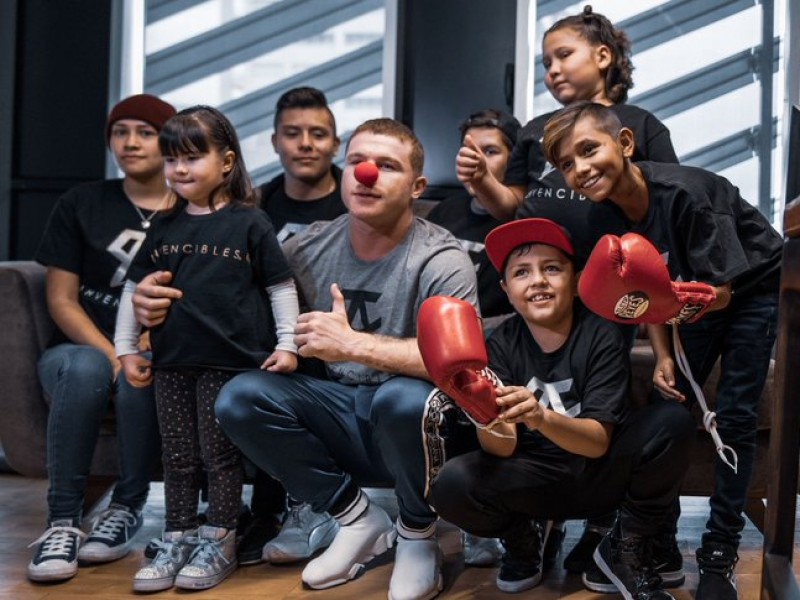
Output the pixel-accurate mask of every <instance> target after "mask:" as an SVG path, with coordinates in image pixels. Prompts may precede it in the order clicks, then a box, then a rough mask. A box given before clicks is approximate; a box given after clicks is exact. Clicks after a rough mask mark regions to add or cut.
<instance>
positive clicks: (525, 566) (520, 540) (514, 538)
mask: <svg viewBox="0 0 800 600" xmlns="http://www.w3.org/2000/svg"><path fill="white" fill-rule="evenodd" d="M501 542H502V544H503V547H504V548H505V553H504V554H503V557H502V558H501V559H500V571H499V572H498V573H497V580H496V583H497V589H499V590H500V591H501V592H509V593H518V592H524V591H525V590H529V589H531V588H534V587H536V586H537V585H539V583H540V582H541V581H542V554H543V552H544V539H543V535H542V526H541V523H540V522H535V521H532V520H529V519H528V520H525V521H524V522H522V523H520V524H519V526H517V527H514V528H513V530H511V531H510V532H509V533H508V534H506V535H505V536H503V537H502V538H501Z"/></svg>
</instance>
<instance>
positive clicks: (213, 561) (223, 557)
mask: <svg viewBox="0 0 800 600" xmlns="http://www.w3.org/2000/svg"><path fill="white" fill-rule="evenodd" d="M193 541H195V543H196V544H197V547H196V548H195V549H194V552H192V555H191V557H189V562H188V563H186V566H184V567H183V568H182V569H181V570H180V571H178V575H177V577H175V587H179V588H183V589H185V590H204V589H207V588H211V587H214V586H215V585H218V584H220V583H222V581H224V580H225V578H226V577H227V576H228V575H230V574H231V573H233V571H234V570H235V569H236V567H237V562H236V529H230V530H229V529H225V528H224V527H212V526H211V525H202V526H201V527H200V529H198V530H197V537H196V538H195V539H194V540H193Z"/></svg>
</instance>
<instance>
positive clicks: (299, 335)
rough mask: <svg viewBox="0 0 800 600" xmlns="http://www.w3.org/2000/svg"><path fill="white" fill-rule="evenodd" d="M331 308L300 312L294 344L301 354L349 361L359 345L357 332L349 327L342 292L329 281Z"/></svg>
mask: <svg viewBox="0 0 800 600" xmlns="http://www.w3.org/2000/svg"><path fill="white" fill-rule="evenodd" d="M331 300H332V303H331V311H330V312H323V311H313V312H308V313H303V314H301V315H300V316H299V317H298V318H297V326H296V327H295V329H294V334H295V335H294V343H295V344H296V345H297V352H298V354H299V355H300V356H309V357H314V358H319V359H320V360H324V361H329V362H335V361H344V360H349V359H350V357H351V356H352V354H351V352H350V351H349V350H350V349H351V348H354V347H356V346H357V345H358V337H359V336H360V335H361V334H360V333H359V332H357V331H354V330H353V328H352V327H350V322H349V320H348V318H347V305H346V304H345V300H344V295H343V294H342V291H341V290H340V289H339V286H338V285H337V284H335V283H332V284H331Z"/></svg>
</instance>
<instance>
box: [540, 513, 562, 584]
mask: <svg viewBox="0 0 800 600" xmlns="http://www.w3.org/2000/svg"><path fill="white" fill-rule="evenodd" d="M566 535H567V523H566V522H565V521H547V523H546V524H545V534H544V550H543V551H542V572H543V573H549V572H550V571H552V570H553V567H555V566H556V561H557V560H558V555H559V554H561V548H562V546H563V545H564V538H565V537H566Z"/></svg>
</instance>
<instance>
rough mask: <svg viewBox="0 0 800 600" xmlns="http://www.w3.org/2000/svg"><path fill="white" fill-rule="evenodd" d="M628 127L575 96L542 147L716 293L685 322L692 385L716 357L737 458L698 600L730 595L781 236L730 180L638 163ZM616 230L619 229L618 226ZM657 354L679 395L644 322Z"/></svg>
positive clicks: (659, 335)
mask: <svg viewBox="0 0 800 600" xmlns="http://www.w3.org/2000/svg"><path fill="white" fill-rule="evenodd" d="M634 145H635V142H634V139H633V133H632V132H631V131H630V130H629V129H627V128H625V127H622V125H621V123H620V122H619V119H618V118H617V117H616V115H615V114H614V113H613V112H611V111H609V110H608V109H607V108H606V107H603V106H601V105H599V104H593V103H580V104H575V105H572V106H570V107H569V108H567V109H564V111H563V112H562V113H560V114H559V115H558V116H556V117H554V118H553V119H552V120H551V121H550V122H549V123H548V124H547V127H546V128H545V137H544V149H545V152H546V154H547V157H548V160H550V161H551V162H552V163H553V164H555V165H557V166H558V168H559V169H560V170H561V171H562V172H563V173H564V176H565V178H566V180H567V183H569V185H570V187H572V188H573V189H574V190H576V191H577V192H580V193H582V194H584V195H586V196H587V197H588V198H590V199H591V200H592V201H593V202H594V203H597V206H598V209H602V210H604V211H606V212H609V213H612V214H615V215H616V216H617V217H618V218H620V219H621V220H622V221H623V222H624V223H625V225H626V227H625V231H632V232H636V233H639V234H641V235H642V236H644V237H646V238H647V239H648V240H650V242H652V243H653V245H654V246H655V247H656V248H657V249H658V251H659V252H661V254H662V256H663V257H664V261H665V262H666V264H667V268H668V269H669V273H670V276H671V277H672V279H674V280H680V281H700V282H703V283H707V284H710V285H711V286H713V287H714V288H715V291H716V295H717V298H716V300H715V302H714V303H713V304H712V305H711V307H710V309H709V311H708V312H707V313H706V314H705V315H704V316H703V318H702V319H701V320H700V321H698V322H696V323H692V324H685V325H681V326H680V330H679V332H680V341H681V344H682V346H683V349H684V350H685V354H686V356H687V358H688V362H689V366H690V367H691V372H692V373H693V375H694V377H695V379H696V380H697V382H698V383H699V384H700V385H702V383H703V382H704V381H705V380H706V378H707V377H708V375H709V373H710V371H711V369H712V367H713V366H714V363H715V362H716V361H717V359H718V358H720V357H721V365H722V370H721V373H720V378H719V384H718V388H717V394H716V405H715V412H716V423H717V430H718V433H719V435H720V437H721V438H722V440H723V441H724V442H725V444H727V445H729V446H731V447H732V448H733V450H734V451H735V452H736V455H737V456H738V470H736V471H734V470H733V469H731V468H729V467H728V466H727V465H725V464H724V463H723V462H722V460H721V459H719V458H718V459H717V461H716V465H715V477H716V481H715V483H716V487H715V491H714V494H713V495H712V496H711V499H710V504H711V516H710V519H709V521H708V523H707V525H706V527H707V529H708V531H707V532H706V533H705V534H704V535H703V544H702V547H701V548H699V549H698V550H697V561H698V566H699V569H700V584H699V587H698V591H697V598H698V599H705V600H708V599H711V598H713V599H714V600H728V599H732V598H736V597H737V594H736V588H735V585H734V582H733V569H734V566H735V564H736V560H737V554H736V550H737V547H738V545H739V540H740V534H741V531H742V529H743V527H744V523H745V521H744V517H743V516H742V512H743V510H744V504H745V500H746V492H747V487H748V484H749V481H750V476H751V473H752V469H753V464H754V459H755V437H756V421H757V414H758V405H759V399H760V397H761V392H762V390H763V387H764V383H765V381H766V376H767V372H768V369H769V362H770V355H771V351H772V346H773V344H774V341H775V333H776V320H777V299H778V284H779V277H780V262H781V256H782V248H783V243H782V240H781V237H780V235H779V234H778V233H777V232H776V231H775V230H774V229H773V227H772V226H771V224H770V223H769V222H768V221H767V219H766V218H765V217H764V216H763V215H761V213H759V212H758V210H757V209H756V208H755V207H753V206H752V205H751V204H750V203H748V202H747V201H745V200H744V199H743V198H742V197H741V196H740V195H739V191H738V190H737V189H736V188H735V187H734V186H733V185H732V184H731V183H730V182H729V181H728V180H727V179H725V178H723V177H720V176H718V175H715V174H713V173H710V172H708V171H705V170H703V169H697V168H693V167H682V166H678V165H669V164H660V163H651V162H640V163H634V162H632V161H631V157H632V156H633V152H634ZM613 233H618V232H613ZM648 332H649V334H650V338H651V341H652V344H653V348H654V351H655V353H656V360H657V364H656V369H655V373H654V377H653V381H654V383H655V385H656V387H657V389H658V390H659V391H660V392H661V393H662V394H664V395H665V396H667V397H670V398H675V399H678V400H683V399H684V398H685V395H684V392H683V391H681V390H682V389H684V388H685V387H686V386H685V385H683V384H681V385H680V388H681V389H679V386H678V385H677V384H676V373H675V362H674V360H673V358H672V353H671V349H670V345H669V338H668V336H667V329H666V328H665V327H663V326H652V327H648Z"/></svg>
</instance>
